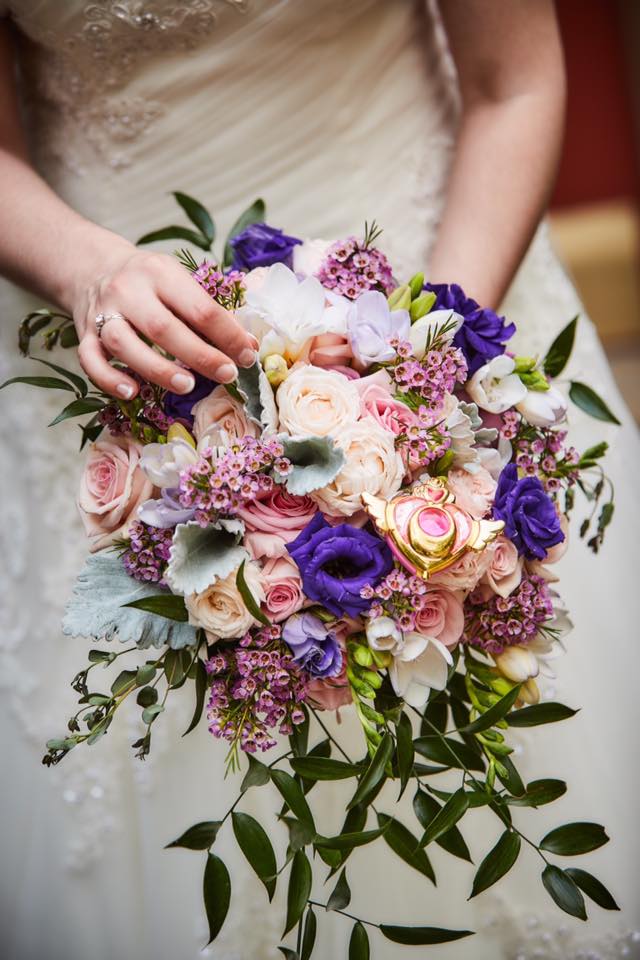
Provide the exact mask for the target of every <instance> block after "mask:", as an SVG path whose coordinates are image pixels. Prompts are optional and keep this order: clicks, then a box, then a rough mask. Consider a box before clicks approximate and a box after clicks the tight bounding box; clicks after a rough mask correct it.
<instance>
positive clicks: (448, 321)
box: [409, 310, 464, 360]
mask: <svg viewBox="0 0 640 960" xmlns="http://www.w3.org/2000/svg"><path fill="white" fill-rule="evenodd" d="M463 323H464V317H461V316H460V314H459V313H456V312H455V311H454V310H434V311H433V312H432V313H426V314H425V315H424V317H420V319H419V320H416V322H415V323H414V324H412V325H411V330H410V331H409V340H410V341H411V346H412V347H413V355H414V357H415V358H416V359H417V360H422V358H423V357H424V355H425V353H426V349H425V347H426V343H427V337H429V338H430V341H431V342H433V340H434V338H435V337H436V336H437V335H438V334H439V333H441V331H442V330H443V329H444V328H445V327H447V326H450V327H451V329H448V330H447V333H446V336H445V337H444V338H443V339H444V340H446V342H447V343H450V342H451V341H452V340H453V338H454V337H455V335H456V333H457V332H458V330H459V329H460V327H461V326H462V324H463Z"/></svg>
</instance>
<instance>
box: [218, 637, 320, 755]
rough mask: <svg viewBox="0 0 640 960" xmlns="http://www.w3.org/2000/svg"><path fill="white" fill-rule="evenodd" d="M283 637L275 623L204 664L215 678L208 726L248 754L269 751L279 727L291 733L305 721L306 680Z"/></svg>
mask: <svg viewBox="0 0 640 960" xmlns="http://www.w3.org/2000/svg"><path fill="white" fill-rule="evenodd" d="M281 635H282V631H281V629H280V628H279V627H275V626H274V627H266V628H263V629H261V630H257V631H254V632H253V633H248V634H246V635H245V636H244V637H243V638H242V639H241V640H240V641H239V642H238V644H237V645H236V646H234V647H233V648H231V649H230V648H226V649H225V650H220V651H219V652H218V651H217V650H216V652H215V653H213V655H212V656H210V657H209V659H208V660H207V662H206V664H205V666H206V670H207V673H208V674H209V675H210V676H211V677H213V682H212V684H211V691H210V694H209V703H208V707H207V718H208V721H209V730H210V732H211V733H212V734H213V735H214V736H216V737H221V738H223V739H225V740H227V741H229V742H230V743H235V742H237V743H238V745H239V746H240V747H241V749H242V750H245V751H246V752H247V753H255V752H256V751H257V750H262V751H265V750H269V749H270V748H271V747H273V746H275V744H276V740H275V738H274V736H273V732H274V731H277V732H278V733H279V734H281V735H287V734H290V733H291V732H292V730H293V724H297V723H301V722H302V721H303V720H304V713H303V711H302V703H303V702H304V700H305V694H306V684H307V681H306V679H305V676H304V674H302V673H301V672H300V671H299V670H298V668H297V666H296V664H295V663H294V661H293V656H292V655H291V652H290V650H289V649H288V648H287V647H286V646H285V645H284V644H283V642H282V639H281Z"/></svg>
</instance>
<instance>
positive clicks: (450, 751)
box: [413, 736, 484, 772]
mask: <svg viewBox="0 0 640 960" xmlns="http://www.w3.org/2000/svg"><path fill="white" fill-rule="evenodd" d="M413 745H414V747H415V749H416V751H417V753H419V754H420V755H421V756H423V757H426V758H427V760H433V761H434V762H435V763H441V764H443V765H444V766H445V767H459V768H460V769H463V770H464V768H465V767H466V768H467V769H468V770H478V771H481V772H482V771H484V763H483V761H482V759H481V758H480V757H479V756H478V755H477V754H476V753H475V752H474V751H473V750H471V749H470V748H469V747H468V746H467V745H466V744H465V743H460V742H459V741H458V740H453V739H452V738H451V737H444V738H440V737H437V736H427V737H418V739H417V740H414V741H413Z"/></svg>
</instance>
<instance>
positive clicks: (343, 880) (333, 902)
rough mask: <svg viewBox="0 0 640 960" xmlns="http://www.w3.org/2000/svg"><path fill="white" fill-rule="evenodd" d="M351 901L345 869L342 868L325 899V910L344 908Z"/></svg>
mask: <svg viewBox="0 0 640 960" xmlns="http://www.w3.org/2000/svg"><path fill="white" fill-rule="evenodd" d="M350 903H351V890H350V889H349V884H348V883H347V871H346V870H345V868H344V867H343V868H342V871H341V873H340V876H339V877H338V882H337V883H336V885H335V887H334V888H333V890H332V892H331V896H330V897H329V899H328V900H327V910H344V909H345V908H346V907H348V906H349V904H350Z"/></svg>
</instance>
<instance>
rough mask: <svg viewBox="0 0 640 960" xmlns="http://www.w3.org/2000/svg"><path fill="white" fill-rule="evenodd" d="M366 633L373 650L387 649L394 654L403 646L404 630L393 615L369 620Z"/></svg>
mask: <svg viewBox="0 0 640 960" xmlns="http://www.w3.org/2000/svg"><path fill="white" fill-rule="evenodd" d="M366 634H367V643H368V644H369V646H370V647H371V649H372V650H387V651H389V653H391V654H392V655H393V654H394V653H395V652H396V651H397V650H399V649H401V647H402V643H403V640H402V631H401V630H400V627H399V626H398V624H397V623H396V622H395V620H392V619H391V617H375V618H374V619H372V620H367V626H366Z"/></svg>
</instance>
